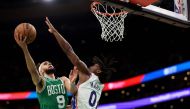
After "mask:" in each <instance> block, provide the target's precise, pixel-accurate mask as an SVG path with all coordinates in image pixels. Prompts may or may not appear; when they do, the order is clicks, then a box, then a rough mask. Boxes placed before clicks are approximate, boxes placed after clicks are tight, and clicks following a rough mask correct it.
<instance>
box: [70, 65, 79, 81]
mask: <svg viewBox="0 0 190 109" xmlns="http://www.w3.org/2000/svg"><path fill="white" fill-rule="evenodd" d="M77 77H78V69H77V67H76V66H74V68H73V69H72V70H71V71H70V74H69V79H70V81H71V82H72V83H74V82H75V81H76V79H77Z"/></svg>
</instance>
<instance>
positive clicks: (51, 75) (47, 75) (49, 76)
mask: <svg viewBox="0 0 190 109" xmlns="http://www.w3.org/2000/svg"><path fill="white" fill-rule="evenodd" d="M44 76H45V77H46V78H50V79H55V75H54V74H45V75H44Z"/></svg>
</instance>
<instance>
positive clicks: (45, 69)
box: [38, 61, 56, 76]
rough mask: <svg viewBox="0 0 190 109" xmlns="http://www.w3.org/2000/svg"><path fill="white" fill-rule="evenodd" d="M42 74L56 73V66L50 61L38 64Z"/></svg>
mask: <svg viewBox="0 0 190 109" xmlns="http://www.w3.org/2000/svg"><path fill="white" fill-rule="evenodd" d="M38 71H39V73H40V76H46V75H52V74H54V73H55V71H56V70H55V67H54V66H53V65H52V63H51V62H49V61H44V62H42V63H40V64H39V65H38Z"/></svg>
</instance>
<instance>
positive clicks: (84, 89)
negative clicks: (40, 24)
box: [45, 17, 104, 109]
mask: <svg viewBox="0 0 190 109" xmlns="http://www.w3.org/2000/svg"><path fill="white" fill-rule="evenodd" d="M45 22H46V24H47V26H48V27H49V29H48V30H49V32H50V33H52V34H53V35H54V36H55V38H56V40H57V42H58V43H59V45H60V47H61V48H62V50H63V51H64V52H65V54H66V55H67V57H68V58H69V60H70V61H71V63H72V64H73V65H74V66H76V67H77V68H78V70H79V81H78V83H77V86H78V92H77V94H76V95H75V105H74V104H72V109H96V108H97V105H98V102H99V100H100V97H101V93H102V89H103V87H104V86H103V84H102V83H101V82H100V80H99V77H98V76H99V75H100V74H101V72H102V71H103V69H104V64H103V63H102V61H101V60H99V59H98V58H97V57H95V58H94V60H95V63H94V65H93V66H91V67H89V68H88V67H87V65H86V64H85V63H84V62H83V61H82V60H80V58H79V57H78V56H77V55H76V54H75V52H74V51H73V49H72V47H71V45H70V44H69V43H68V42H67V41H66V40H65V38H64V37H63V36H62V35H61V34H60V33H59V32H58V31H57V30H56V29H55V28H54V26H53V25H52V24H51V22H50V21H49V19H48V18H47V17H46V21H45Z"/></svg>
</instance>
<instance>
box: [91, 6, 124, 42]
mask: <svg viewBox="0 0 190 109" xmlns="http://www.w3.org/2000/svg"><path fill="white" fill-rule="evenodd" d="M91 10H92V12H93V13H94V15H95V16H96V17H97V19H98V20H99V22H100V24H101V27H102V34H101V38H102V39H103V40H105V41H107V42H113V41H122V39H123V38H124V36H123V34H124V19H125V17H126V16H127V12H126V11H123V10H121V9H118V8H116V7H113V6H107V5H105V4H101V3H99V2H93V3H92V5H91Z"/></svg>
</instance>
